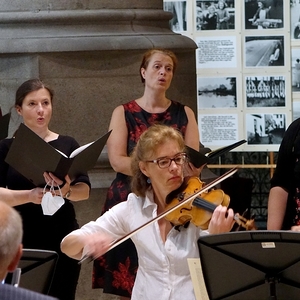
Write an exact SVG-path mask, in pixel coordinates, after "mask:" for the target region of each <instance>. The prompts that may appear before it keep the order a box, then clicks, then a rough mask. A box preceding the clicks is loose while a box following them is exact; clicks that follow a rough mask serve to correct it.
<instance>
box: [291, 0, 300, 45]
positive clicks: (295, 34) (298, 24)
mask: <svg viewBox="0 0 300 300" xmlns="http://www.w3.org/2000/svg"><path fill="white" fill-rule="evenodd" d="M290 20H291V24H290V26H291V39H295V40H297V39H300V2H299V1H298V0H296V1H293V2H292V3H291V5H290Z"/></svg>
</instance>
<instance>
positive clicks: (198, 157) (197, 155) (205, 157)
mask: <svg viewBox="0 0 300 300" xmlns="http://www.w3.org/2000/svg"><path fill="white" fill-rule="evenodd" d="M244 143H246V140H241V141H238V142H236V143H233V144H230V145H228V146H225V147H222V148H218V149H216V150H213V151H210V152H208V153H206V154H204V153H202V152H201V149H200V151H196V150H195V149H193V148H190V147H188V146H186V148H187V155H188V157H189V160H190V162H191V163H192V164H193V165H194V166H195V167H196V168H199V167H201V166H202V165H205V164H207V163H210V162H211V161H212V160H213V159H214V158H216V157H219V156H221V155H223V154H225V153H227V152H229V151H230V150H232V149H234V148H236V147H238V146H240V145H242V144H244Z"/></svg>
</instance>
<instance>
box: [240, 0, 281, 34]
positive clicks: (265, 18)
mask: <svg viewBox="0 0 300 300" xmlns="http://www.w3.org/2000/svg"><path fill="white" fill-rule="evenodd" d="M283 16H284V5H283V0H261V1H257V0H245V29H278V28H283V26H284V20H283Z"/></svg>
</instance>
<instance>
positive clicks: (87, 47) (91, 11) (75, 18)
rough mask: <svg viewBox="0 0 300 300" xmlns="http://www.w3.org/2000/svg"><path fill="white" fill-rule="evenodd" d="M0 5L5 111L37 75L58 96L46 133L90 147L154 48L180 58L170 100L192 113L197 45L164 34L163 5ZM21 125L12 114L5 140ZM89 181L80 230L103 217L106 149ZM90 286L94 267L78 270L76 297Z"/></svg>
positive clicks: (23, 1)
mask: <svg viewBox="0 0 300 300" xmlns="http://www.w3.org/2000/svg"><path fill="white" fill-rule="evenodd" d="M0 4H1V11H0V78H1V80H0V99H1V100H0V105H1V108H2V112H3V113H6V112H8V110H9V109H10V108H11V106H12V105H13V103H14V94H15V91H16V88H17V87H18V86H19V85H20V84H21V83H22V82H23V81H25V80H27V79H29V78H33V77H39V78H41V79H43V80H44V81H45V82H47V83H48V84H49V85H51V86H52V87H53V88H54V91H55V99H54V114H53V118H52V121H51V129H52V130H54V131H57V132H59V133H60V134H67V135H71V136H73V137H75V138H76V139H77V140H78V142H79V143H80V144H84V143H87V142H90V141H92V140H94V139H96V138H97V137H99V136H100V135H102V134H104V133H105V132H106V131H107V129H108V125H109V120H110V116H111V113H112V111H113V109H114V108H115V107H116V106H117V105H119V104H121V103H124V102H127V101H129V100H132V99H134V98H136V97H139V96H140V95H141V94H142V92H143V84H142V83H141V81H140V77H139V65H140V61H141V58H142V54H143V53H144V52H145V51H146V50H147V49H149V48H153V47H161V48H168V49H171V50H173V51H174V52H175V53H176V55H177V56H178V59H179V66H178V69H177V71H176V74H175V77H174V80H173V83H172V87H171V88H170V90H169V91H168V96H169V97H170V98H172V99H174V100H178V101H180V102H182V103H185V104H187V105H189V106H190V107H191V108H192V109H193V110H194V111H195V113H196V106H197V101H196V69H195V48H196V45H195V43H194V41H193V40H191V39H189V38H187V37H185V36H182V35H179V34H175V33H173V32H172V31H171V30H170V29H169V20H170V19H171V18H172V15H171V14H170V13H168V12H164V11H163V2H162V0H122V1H120V0H118V1H116V0H85V1H84V0H81V1H80V0H77V1H71V0H60V1H53V2H52V1H51V0H47V1H46V0H15V1H3V0H2V1H1V2H0ZM18 122H19V120H18V118H17V116H16V115H13V118H12V121H11V125H10V134H11V133H12V132H13V131H14V130H15V129H16V127H17V125H18ZM90 177H91V180H92V184H93V190H92V192H91V198H90V200H88V201H83V202H81V203H76V206H75V207H76V211H77V215H78V220H79V223H80V225H82V224H83V223H85V222H86V221H88V220H91V219H94V218H96V217H97V216H99V215H100V212H101V207H102V202H103V199H104V198H105V194H106V189H107V187H108V185H109V184H110V182H111V180H112V178H113V177H114V173H113V170H112V169H111V167H110V165H109V162H108V159H107V155H106V151H105V150H104V151H103V153H102V154H101V156H100V158H99V161H98V163H97V166H96V167H95V168H94V170H92V171H91V172H90ZM90 281H91V264H90V265H89V266H84V267H83V270H82V275H81V281H80V284H79V288H78V299H89V300H92V299H99V295H101V294H102V292H101V291H91V288H90V287H91V282H90ZM83 295H85V296H83ZM93 295H94V296H93ZM93 297H94V298H93ZM103 299H104V298H103Z"/></svg>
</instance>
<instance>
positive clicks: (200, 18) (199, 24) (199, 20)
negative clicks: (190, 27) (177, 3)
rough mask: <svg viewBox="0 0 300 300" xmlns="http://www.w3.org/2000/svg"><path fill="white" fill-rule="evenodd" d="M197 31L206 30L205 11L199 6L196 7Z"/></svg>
mask: <svg viewBox="0 0 300 300" xmlns="http://www.w3.org/2000/svg"><path fill="white" fill-rule="evenodd" d="M196 13H197V15H196V30H203V29H205V27H204V25H203V22H204V15H203V11H202V8H201V7H199V6H197V7H196Z"/></svg>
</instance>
